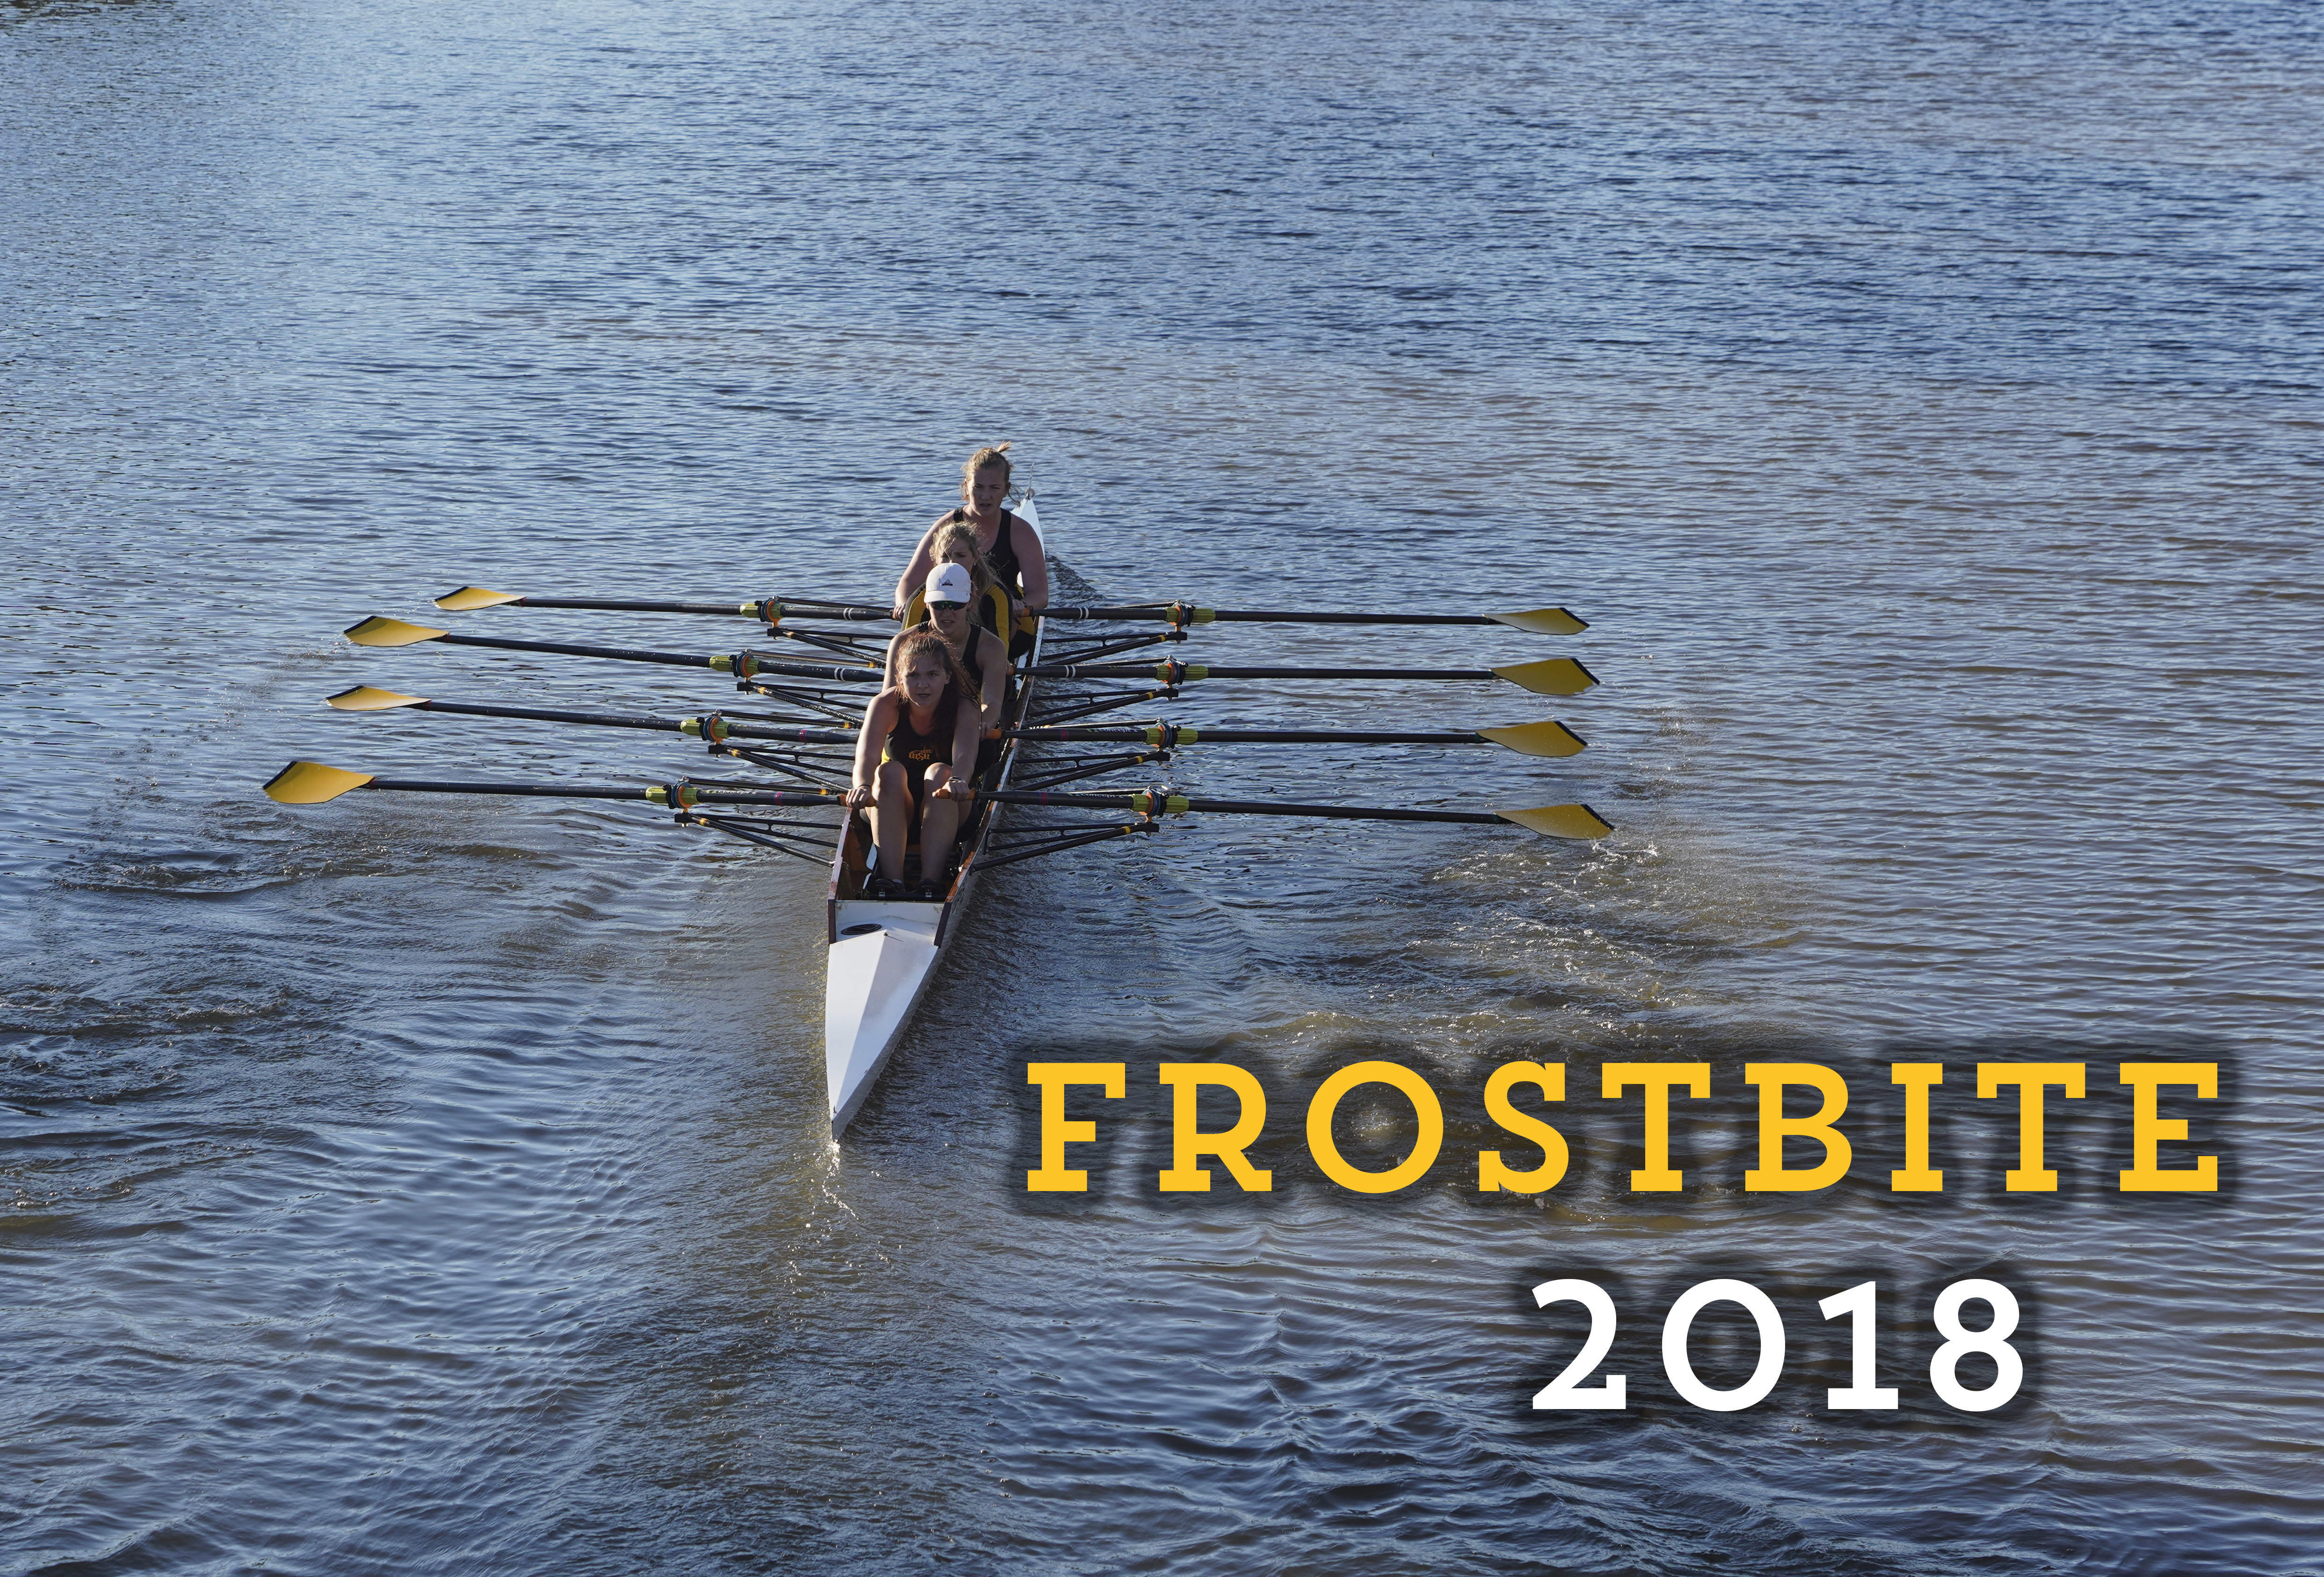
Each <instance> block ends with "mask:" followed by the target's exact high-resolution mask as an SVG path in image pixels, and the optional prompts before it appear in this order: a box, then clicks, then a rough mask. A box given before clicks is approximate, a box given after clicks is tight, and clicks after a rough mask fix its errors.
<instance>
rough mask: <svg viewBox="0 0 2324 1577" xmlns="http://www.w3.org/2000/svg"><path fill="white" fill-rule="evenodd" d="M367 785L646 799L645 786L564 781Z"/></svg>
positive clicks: (405, 790) (379, 781) (383, 781)
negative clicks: (619, 786) (600, 786)
mask: <svg viewBox="0 0 2324 1577" xmlns="http://www.w3.org/2000/svg"><path fill="white" fill-rule="evenodd" d="M363 787H364V788H383V789H386V790H388V791H389V792H391V793H399V794H515V795H522V796H525V797H527V798H535V799H643V798H646V791H645V790H644V789H642V788H588V787H585V786H580V785H572V784H564V783H434V782H428V781H424V780H422V779H417V778H374V779H372V780H371V781H370V782H368V783H365V784H364V785H363Z"/></svg>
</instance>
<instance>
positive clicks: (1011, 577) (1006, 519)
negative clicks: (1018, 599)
mask: <svg viewBox="0 0 2324 1577" xmlns="http://www.w3.org/2000/svg"><path fill="white" fill-rule="evenodd" d="M984 561H985V562H986V563H987V564H990V565H991V566H992V577H993V579H995V580H996V581H998V582H1000V584H1001V590H1002V591H1005V592H1007V593H1008V594H1009V595H1010V596H1012V597H1013V596H1019V595H1022V593H1023V586H1024V580H1025V567H1024V565H1023V564H1021V563H1019V561H1018V558H1017V517H1016V516H1015V515H1012V514H1010V512H1008V511H1007V510H1005V509H1004V510H1002V511H1001V533H1000V535H998V536H996V537H994V538H993V539H992V546H991V549H988V550H987V551H986V553H985V555H984Z"/></svg>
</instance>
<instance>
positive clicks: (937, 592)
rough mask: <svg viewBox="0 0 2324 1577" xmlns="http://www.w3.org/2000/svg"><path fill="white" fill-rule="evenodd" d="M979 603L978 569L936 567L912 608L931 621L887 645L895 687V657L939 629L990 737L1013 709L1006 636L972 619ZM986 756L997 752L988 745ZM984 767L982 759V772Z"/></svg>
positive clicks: (890, 680)
mask: <svg viewBox="0 0 2324 1577" xmlns="http://www.w3.org/2000/svg"><path fill="white" fill-rule="evenodd" d="M967 547H968V550H969V551H970V552H971V553H973V552H975V551H976V545H975V544H974V543H973V542H972V543H969V544H967ZM976 600H977V599H976V576H975V572H974V571H973V570H972V569H970V568H969V567H968V566H966V565H964V564H939V565H938V566H936V573H935V574H934V575H931V576H928V584H927V589H926V592H925V595H920V596H916V597H914V598H913V599H912V605H913V607H915V608H920V607H925V608H926V609H927V613H928V622H926V623H920V624H915V625H913V626H912V627H911V628H910V629H908V630H906V631H903V632H900V633H899V634H898V635H897V637H896V639H895V640H893V641H890V642H889V643H888V683H889V684H890V686H891V687H892V686H893V685H894V684H895V683H896V654H897V653H898V652H899V651H900V650H902V649H903V645H904V642H905V641H908V640H910V639H911V638H912V637H913V636H914V635H916V634H918V633H919V632H921V631H923V630H934V631H935V632H936V634H938V635H940V636H942V637H943V638H944V643H945V647H946V648H947V649H948V650H950V651H951V652H952V658H953V661H954V662H955V663H957V664H959V665H960V669H961V671H962V672H963V673H964V674H965V675H966V676H967V678H968V693H969V694H970V695H972V696H975V697H976V701H977V726H978V728H979V730H980V732H987V731H991V730H993V729H997V728H999V727H1000V726H1001V721H1002V715H1003V712H1004V710H1005V708H1006V706H1007V705H1008V701H1009V648H1008V647H1007V646H1006V645H1005V644H1004V643H1003V642H1002V641H1001V637H999V636H998V635H995V634H994V633H992V632H991V631H990V630H988V629H986V628H985V627H984V626H983V625H982V624H979V623H977V622H973V619H972V618H971V616H970V611H971V609H973V607H974V606H975V604H976ZM987 753H988V754H990V753H992V752H991V747H989V746H988V748H987ZM983 767H984V762H983V761H981V760H980V761H979V762H978V763H977V768H978V770H980V771H982V770H983Z"/></svg>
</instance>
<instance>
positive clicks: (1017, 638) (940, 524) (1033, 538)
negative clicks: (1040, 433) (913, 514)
mask: <svg viewBox="0 0 2324 1577" xmlns="http://www.w3.org/2000/svg"><path fill="white" fill-rule="evenodd" d="M1008 448H1009V446H1008V445H1007V444H996V445H994V446H993V447H990V448H983V449H979V450H977V451H976V453H974V454H973V455H971V456H970V457H968V464H967V465H966V466H963V467H962V468H961V477H960V497H961V503H962V506H963V507H961V508H959V509H955V510H954V511H952V512H950V513H949V514H945V515H943V516H941V517H939V518H938V519H937V521H936V524H935V525H932V526H930V527H929V528H928V530H927V535H925V536H923V537H922V538H921V539H920V545H919V546H918V548H917V549H913V552H912V561H911V562H910V563H909V564H908V565H906V566H905V567H904V573H903V575H902V576H901V577H900V578H899V579H898V580H897V582H896V601H895V614H894V616H895V618H896V620H897V621H898V622H902V620H903V617H904V604H905V600H906V599H907V598H908V597H909V596H910V595H911V594H912V588H913V587H914V586H918V585H919V584H920V582H921V581H922V580H923V579H924V578H925V577H926V576H927V573H928V570H929V568H930V567H933V566H934V564H935V563H936V532H937V531H939V530H942V529H943V528H945V526H949V525H955V524H961V523H966V524H968V525H972V526H974V527H975V528H976V545H977V547H978V549H980V550H982V552H983V554H984V557H985V560H986V562H987V563H989V564H990V565H991V567H992V575H993V578H994V579H995V580H997V581H998V582H999V583H1000V585H1001V589H1002V590H1003V591H1005V592H1007V593H1008V594H1009V605H1010V631H1009V655H1010V656H1011V657H1015V656H1018V655H1019V654H1020V653H1023V652H1027V651H1030V650H1032V649H1033V631H1034V626H1035V623H1036V622H1037V620H1038V618H1039V616H1040V614H1041V613H1042V612H1043V611H1044V610H1046V609H1047V607H1048V605H1049V566H1048V561H1047V559H1046V558H1043V557H1042V553H1041V534H1040V532H1038V531H1037V530H1034V529H1033V523H1032V522H1031V521H1028V520H1026V519H1025V518H1024V517H1023V516H1021V515H1014V514H1011V513H1010V512H1009V511H1007V510H1005V509H1003V508H1002V507H1001V500H1003V499H1004V498H1006V497H1008V496H1009V475H1010V471H1009V455H1008Z"/></svg>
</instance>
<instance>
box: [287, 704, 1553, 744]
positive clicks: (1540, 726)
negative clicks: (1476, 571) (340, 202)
mask: <svg viewBox="0 0 2324 1577" xmlns="http://www.w3.org/2000/svg"><path fill="white" fill-rule="evenodd" d="M348 693H349V694H350V695H352V694H354V692H353V691H349V692H348ZM373 693H374V694H377V693H378V692H376V691H374V692H373ZM331 705H334V706H336V705H338V702H337V700H336V699H334V700H333V701H332V703H331ZM1477 732H1478V733H1479V734H1480V735H1482V736H1483V737H1484V738H1486V739H1489V740H1491V741H1492V742H1494V743H1495V744H1504V745H1507V746H1508V747H1509V749H1511V750H1513V751H1515V752H1517V754H1519V755H1521V756H1578V755H1580V754H1581V753H1582V752H1583V751H1585V750H1587V749H1588V748H1589V746H1588V745H1586V744H1584V743H1583V742H1582V736H1581V735H1580V734H1578V733H1574V732H1573V731H1572V729H1570V728H1568V727H1566V726H1565V724H1563V723H1520V724H1517V725H1515V726H1514V727H1510V728H1480V729H1479V730H1477Z"/></svg>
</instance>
